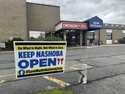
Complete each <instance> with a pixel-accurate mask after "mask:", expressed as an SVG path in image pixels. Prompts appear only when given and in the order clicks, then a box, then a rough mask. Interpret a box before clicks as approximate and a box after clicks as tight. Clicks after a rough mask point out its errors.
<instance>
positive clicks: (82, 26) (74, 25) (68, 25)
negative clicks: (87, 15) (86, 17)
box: [55, 21, 88, 31]
mask: <svg viewBox="0 0 125 94" xmlns="http://www.w3.org/2000/svg"><path fill="white" fill-rule="evenodd" d="M61 29H72V30H76V29H78V30H87V29H88V26H87V24H86V23H82V22H70V21H61V22H59V23H58V24H57V25H56V26H55V30H56V31H58V30H61Z"/></svg>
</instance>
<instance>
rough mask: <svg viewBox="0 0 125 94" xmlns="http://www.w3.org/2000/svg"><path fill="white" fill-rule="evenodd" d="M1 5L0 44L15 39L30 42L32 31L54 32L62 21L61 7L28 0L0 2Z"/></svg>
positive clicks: (5, 0) (3, 0)
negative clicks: (56, 25) (18, 38)
mask: <svg viewBox="0 0 125 94" xmlns="http://www.w3.org/2000/svg"><path fill="white" fill-rule="evenodd" d="M0 4H1V5H0V42H5V41H7V40H9V39H12V38H14V37H20V38H22V39H24V40H28V38H29V32H30V31H39V32H53V31H54V25H55V24H56V23H57V22H59V21H60V7H59V6H53V5H44V4H35V3H28V2H26V0H0Z"/></svg>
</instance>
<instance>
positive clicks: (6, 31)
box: [0, 0, 28, 42]
mask: <svg viewBox="0 0 125 94" xmlns="http://www.w3.org/2000/svg"><path fill="white" fill-rule="evenodd" d="M27 36H28V33H27V21H26V2H25V0H0V42H5V41H6V40H8V39H11V38H13V37H22V38H23V39H27Z"/></svg>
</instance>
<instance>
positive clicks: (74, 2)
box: [32, 0, 125, 24]
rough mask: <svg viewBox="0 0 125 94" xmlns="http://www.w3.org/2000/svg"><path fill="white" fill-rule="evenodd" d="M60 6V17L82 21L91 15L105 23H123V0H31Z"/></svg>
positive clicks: (124, 15)
mask: <svg viewBox="0 0 125 94" xmlns="http://www.w3.org/2000/svg"><path fill="white" fill-rule="evenodd" d="M32 2H34V3H43V4H52V5H59V6H61V19H62V20H73V21H84V20H86V19H88V18H91V17H93V16H98V17H100V18H101V19H102V20H103V21H104V22H105V23H115V24H118V23H120V24H125V0H32Z"/></svg>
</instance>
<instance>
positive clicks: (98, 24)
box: [87, 16, 103, 29]
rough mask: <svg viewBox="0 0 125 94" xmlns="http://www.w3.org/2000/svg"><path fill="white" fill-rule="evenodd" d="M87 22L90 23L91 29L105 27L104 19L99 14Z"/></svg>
mask: <svg viewBox="0 0 125 94" xmlns="http://www.w3.org/2000/svg"><path fill="white" fill-rule="evenodd" d="M87 22H88V24H89V28H90V29H96V28H97V29H98V28H102V27H103V21H102V20H101V19H100V18H99V17H97V16H95V17H93V18H91V19H89V20H88V21H87Z"/></svg>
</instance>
